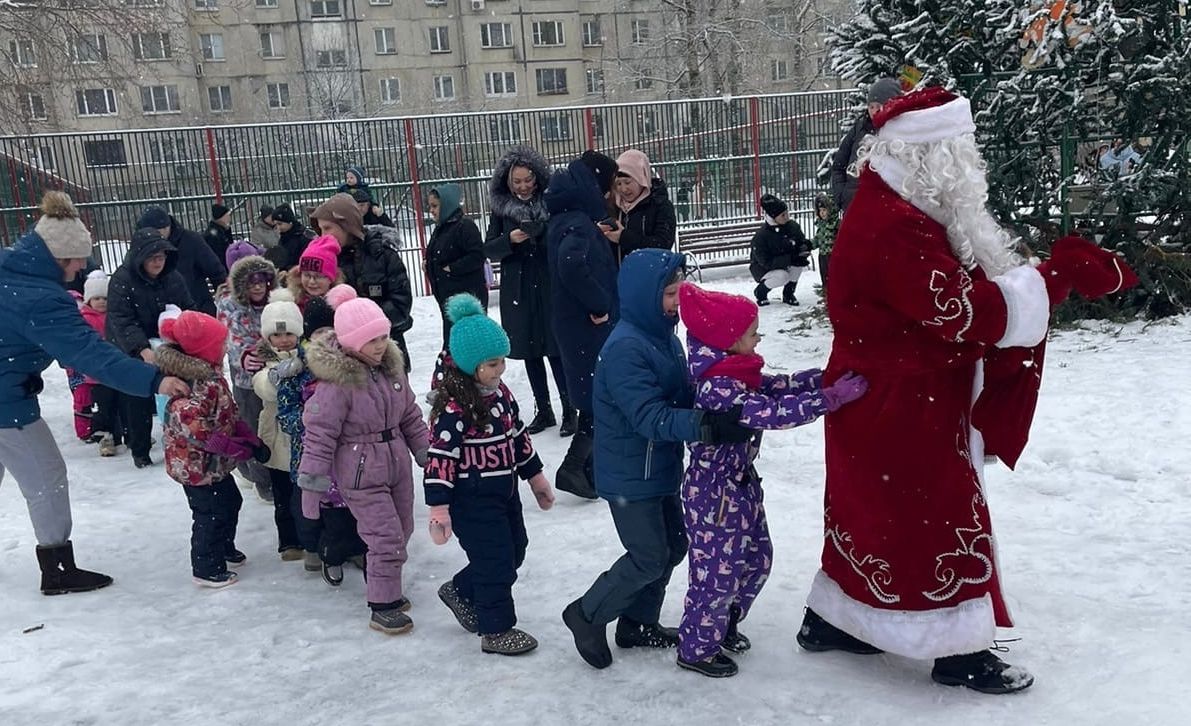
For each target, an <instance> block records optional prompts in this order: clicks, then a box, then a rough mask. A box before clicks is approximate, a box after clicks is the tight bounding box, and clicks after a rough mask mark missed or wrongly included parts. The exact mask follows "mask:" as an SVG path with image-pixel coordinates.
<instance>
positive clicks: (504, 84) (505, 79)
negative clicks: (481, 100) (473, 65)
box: [484, 71, 517, 97]
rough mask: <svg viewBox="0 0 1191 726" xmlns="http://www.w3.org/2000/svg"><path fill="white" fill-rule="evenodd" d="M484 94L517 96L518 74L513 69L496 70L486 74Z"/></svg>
mask: <svg viewBox="0 0 1191 726" xmlns="http://www.w3.org/2000/svg"><path fill="white" fill-rule="evenodd" d="M484 95H485V96H489V97H493V96H516V95H517V76H516V74H514V73H513V72H512V71H496V72H493V73H485V74H484Z"/></svg>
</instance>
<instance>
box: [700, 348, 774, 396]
mask: <svg viewBox="0 0 1191 726" xmlns="http://www.w3.org/2000/svg"><path fill="white" fill-rule="evenodd" d="M764 365H765V359H764V358H762V357H761V356H759V355H757V354H756V353H732V354H729V355H727V356H724V358H723V359H722V360H720V361H718V362H717V363H715V364H714V365H712V366H711V367H710V368H708V369H707V370H706V371H704V372H703V375H702V376H700V377H701V378H711V377H712V376H726V377H727V378H731V379H732V380H734V381H740V382H741V383H743V384H744V385H746V386H748V387H749V388H753V389H757V388H760V387H761V368H762V366H764Z"/></svg>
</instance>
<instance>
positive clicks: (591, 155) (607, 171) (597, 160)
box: [579, 149, 616, 194]
mask: <svg viewBox="0 0 1191 726" xmlns="http://www.w3.org/2000/svg"><path fill="white" fill-rule="evenodd" d="M579 161H582V162H583V163H584V165H586V166H587V168H588V169H591V173H592V174H595V178H596V183H597V184H599V185H600V194H607V193H608V192H609V191H610V190H611V189H612V182H613V181H615V180H616V160H615V159H612V158H610V157H607V156H604V155H603V154H601V153H600V152H598V151H592V150H591V149H588V150H587V151H584V152H583V155H582V156H580V157H579Z"/></svg>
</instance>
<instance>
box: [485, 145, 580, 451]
mask: <svg viewBox="0 0 1191 726" xmlns="http://www.w3.org/2000/svg"><path fill="white" fill-rule="evenodd" d="M549 181H550V166H549V164H547V163H546V159H545V158H543V157H542V155H541V154H539V153H538V152H537V150H535V149H532V148H530V147H528V146H516V147H513V148H512V149H510V150H509V151H508V153H506V154H505V155H504V156H503V157H502V158H501V160H500V161H498V162H497V163H496V171H495V172H493V174H492V179H491V180H490V181H489V182H488V195H489V196H488V200H489V202H488V203H489V207H490V208H491V210H492V216H491V217H490V218H489V221H488V233H487V234H486V235H484V252H485V254H487V255H488V257H489V259H491V260H494V261H497V262H500V323H501V325H502V326H503V327H504V329H505V332H506V333H508V334H509V344H510V353H509V357H510V358H513V359H516V360H523V361H525V374H526V375H527V376H528V377H529V386H530V388H531V389H532V390H533V399H534V407H535V409H536V411H535V414H534V417H533V420H532V421H530V422H529V426H528V427H527V430H528V431H529V432H530V433H531V434H536V433H538V432H540V431H544V430H546V429H548V428H550V427H551V426H556V425H557V424H558V420H557V419H556V418H555V417H554V408H553V407H552V406H551V405H550V385H549V383H548V380H547V377H546V360H549V361H550V371H551V372H552V373H553V374H554V385H555V387H557V388H558V395H559V399H560V401H561V404H562V427H561V428H560V429H559V431H558V433H559V435H561V436H570V435H572V434H574V433H575V411H574V409H572V408H571V402H570V400H569V399H568V398H567V392H566V391H567V385H566V378H565V377H564V375H563V368H562V359H561V358H559V357H558V346H557V345H556V344H555V342H554V332H553V331H552V330H551V329H550V267H549V265H547V264H546V220H547V219H549V218H550V213H549V212H547V211H546V205H545V204H544V203H543V202H542V192H544V191H546V184H547V183H549Z"/></svg>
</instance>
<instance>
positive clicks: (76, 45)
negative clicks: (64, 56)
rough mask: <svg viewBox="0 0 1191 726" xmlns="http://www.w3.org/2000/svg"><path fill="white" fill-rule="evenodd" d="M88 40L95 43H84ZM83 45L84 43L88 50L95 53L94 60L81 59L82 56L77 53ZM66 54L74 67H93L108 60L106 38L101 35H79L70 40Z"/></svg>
mask: <svg viewBox="0 0 1191 726" xmlns="http://www.w3.org/2000/svg"><path fill="white" fill-rule="evenodd" d="M88 38H93V39H95V40H96V41H97V42H96V43H94V44H92V43H90V42H88V41H86V39H88ZM83 43H86V47H87V48H88V49H90V50H93V51H95V53H96V56H97V57H96V58H95V59H94V60H83V59H82V57H81V56H82V54H81V53H79V49H80V48H81V47H82V45H81V44H83ZM67 53H68V54H69V56H70V62H71V63H72V64H74V65H95V64H97V63H103V62H104V61H106V60H108V40H107V36H106V35H105V34H103V33H80V34H79V35H76V36H75V37H74V38H72V39H71V41H70V48H69V49H68V51H67Z"/></svg>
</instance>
